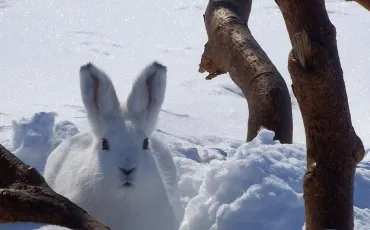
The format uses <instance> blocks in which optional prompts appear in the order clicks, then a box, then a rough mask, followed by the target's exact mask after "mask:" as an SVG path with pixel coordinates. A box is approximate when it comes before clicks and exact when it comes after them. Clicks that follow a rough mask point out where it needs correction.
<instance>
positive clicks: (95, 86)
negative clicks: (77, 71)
mask: <svg viewBox="0 0 370 230" xmlns="http://www.w3.org/2000/svg"><path fill="white" fill-rule="evenodd" d="M98 87H99V82H98V81H97V80H96V79H94V103H95V105H98Z"/></svg>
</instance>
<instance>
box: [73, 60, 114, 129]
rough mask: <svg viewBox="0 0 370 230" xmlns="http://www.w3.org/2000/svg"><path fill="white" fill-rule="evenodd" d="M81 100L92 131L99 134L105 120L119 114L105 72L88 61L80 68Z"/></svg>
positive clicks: (111, 86) (110, 83)
mask: <svg viewBox="0 0 370 230" xmlns="http://www.w3.org/2000/svg"><path fill="white" fill-rule="evenodd" d="M80 87H81V96H82V101H83V103H84V105H85V108H86V112H87V117H88V119H89V121H90V123H91V125H92V128H93V131H94V132H95V133H96V134H97V135H99V136H101V135H102V132H103V130H104V129H105V127H106V124H107V121H109V120H111V119H115V118H118V117H119V116H120V104H119V101H118V98H117V95H116V91H115V89H114V86H113V83H112V81H111V80H110V79H109V77H108V76H107V74H106V73H104V72H103V71H102V70H100V69H98V68H97V67H95V66H94V65H93V64H91V63H88V64H86V65H83V66H81V68H80Z"/></svg>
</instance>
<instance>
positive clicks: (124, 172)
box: [119, 167, 136, 176]
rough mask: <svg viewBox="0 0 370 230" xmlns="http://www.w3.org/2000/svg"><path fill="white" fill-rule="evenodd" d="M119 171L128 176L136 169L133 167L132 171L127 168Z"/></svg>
mask: <svg viewBox="0 0 370 230" xmlns="http://www.w3.org/2000/svg"><path fill="white" fill-rule="evenodd" d="M119 169H120V170H121V172H123V174H125V175H126V176H128V175H130V174H131V173H133V172H134V171H135V170H136V167H132V168H131V169H127V168H119Z"/></svg>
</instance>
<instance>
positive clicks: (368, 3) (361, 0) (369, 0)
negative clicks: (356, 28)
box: [346, 0, 370, 11]
mask: <svg viewBox="0 0 370 230" xmlns="http://www.w3.org/2000/svg"><path fill="white" fill-rule="evenodd" d="M346 1H347V2H357V3H358V4H360V5H361V6H363V7H364V8H365V9H367V10H368V11H370V0H346Z"/></svg>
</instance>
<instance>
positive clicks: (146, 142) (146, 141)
mask: <svg viewBox="0 0 370 230" xmlns="http://www.w3.org/2000/svg"><path fill="white" fill-rule="evenodd" d="M143 149H149V139H148V138H145V140H144V142H143Z"/></svg>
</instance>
